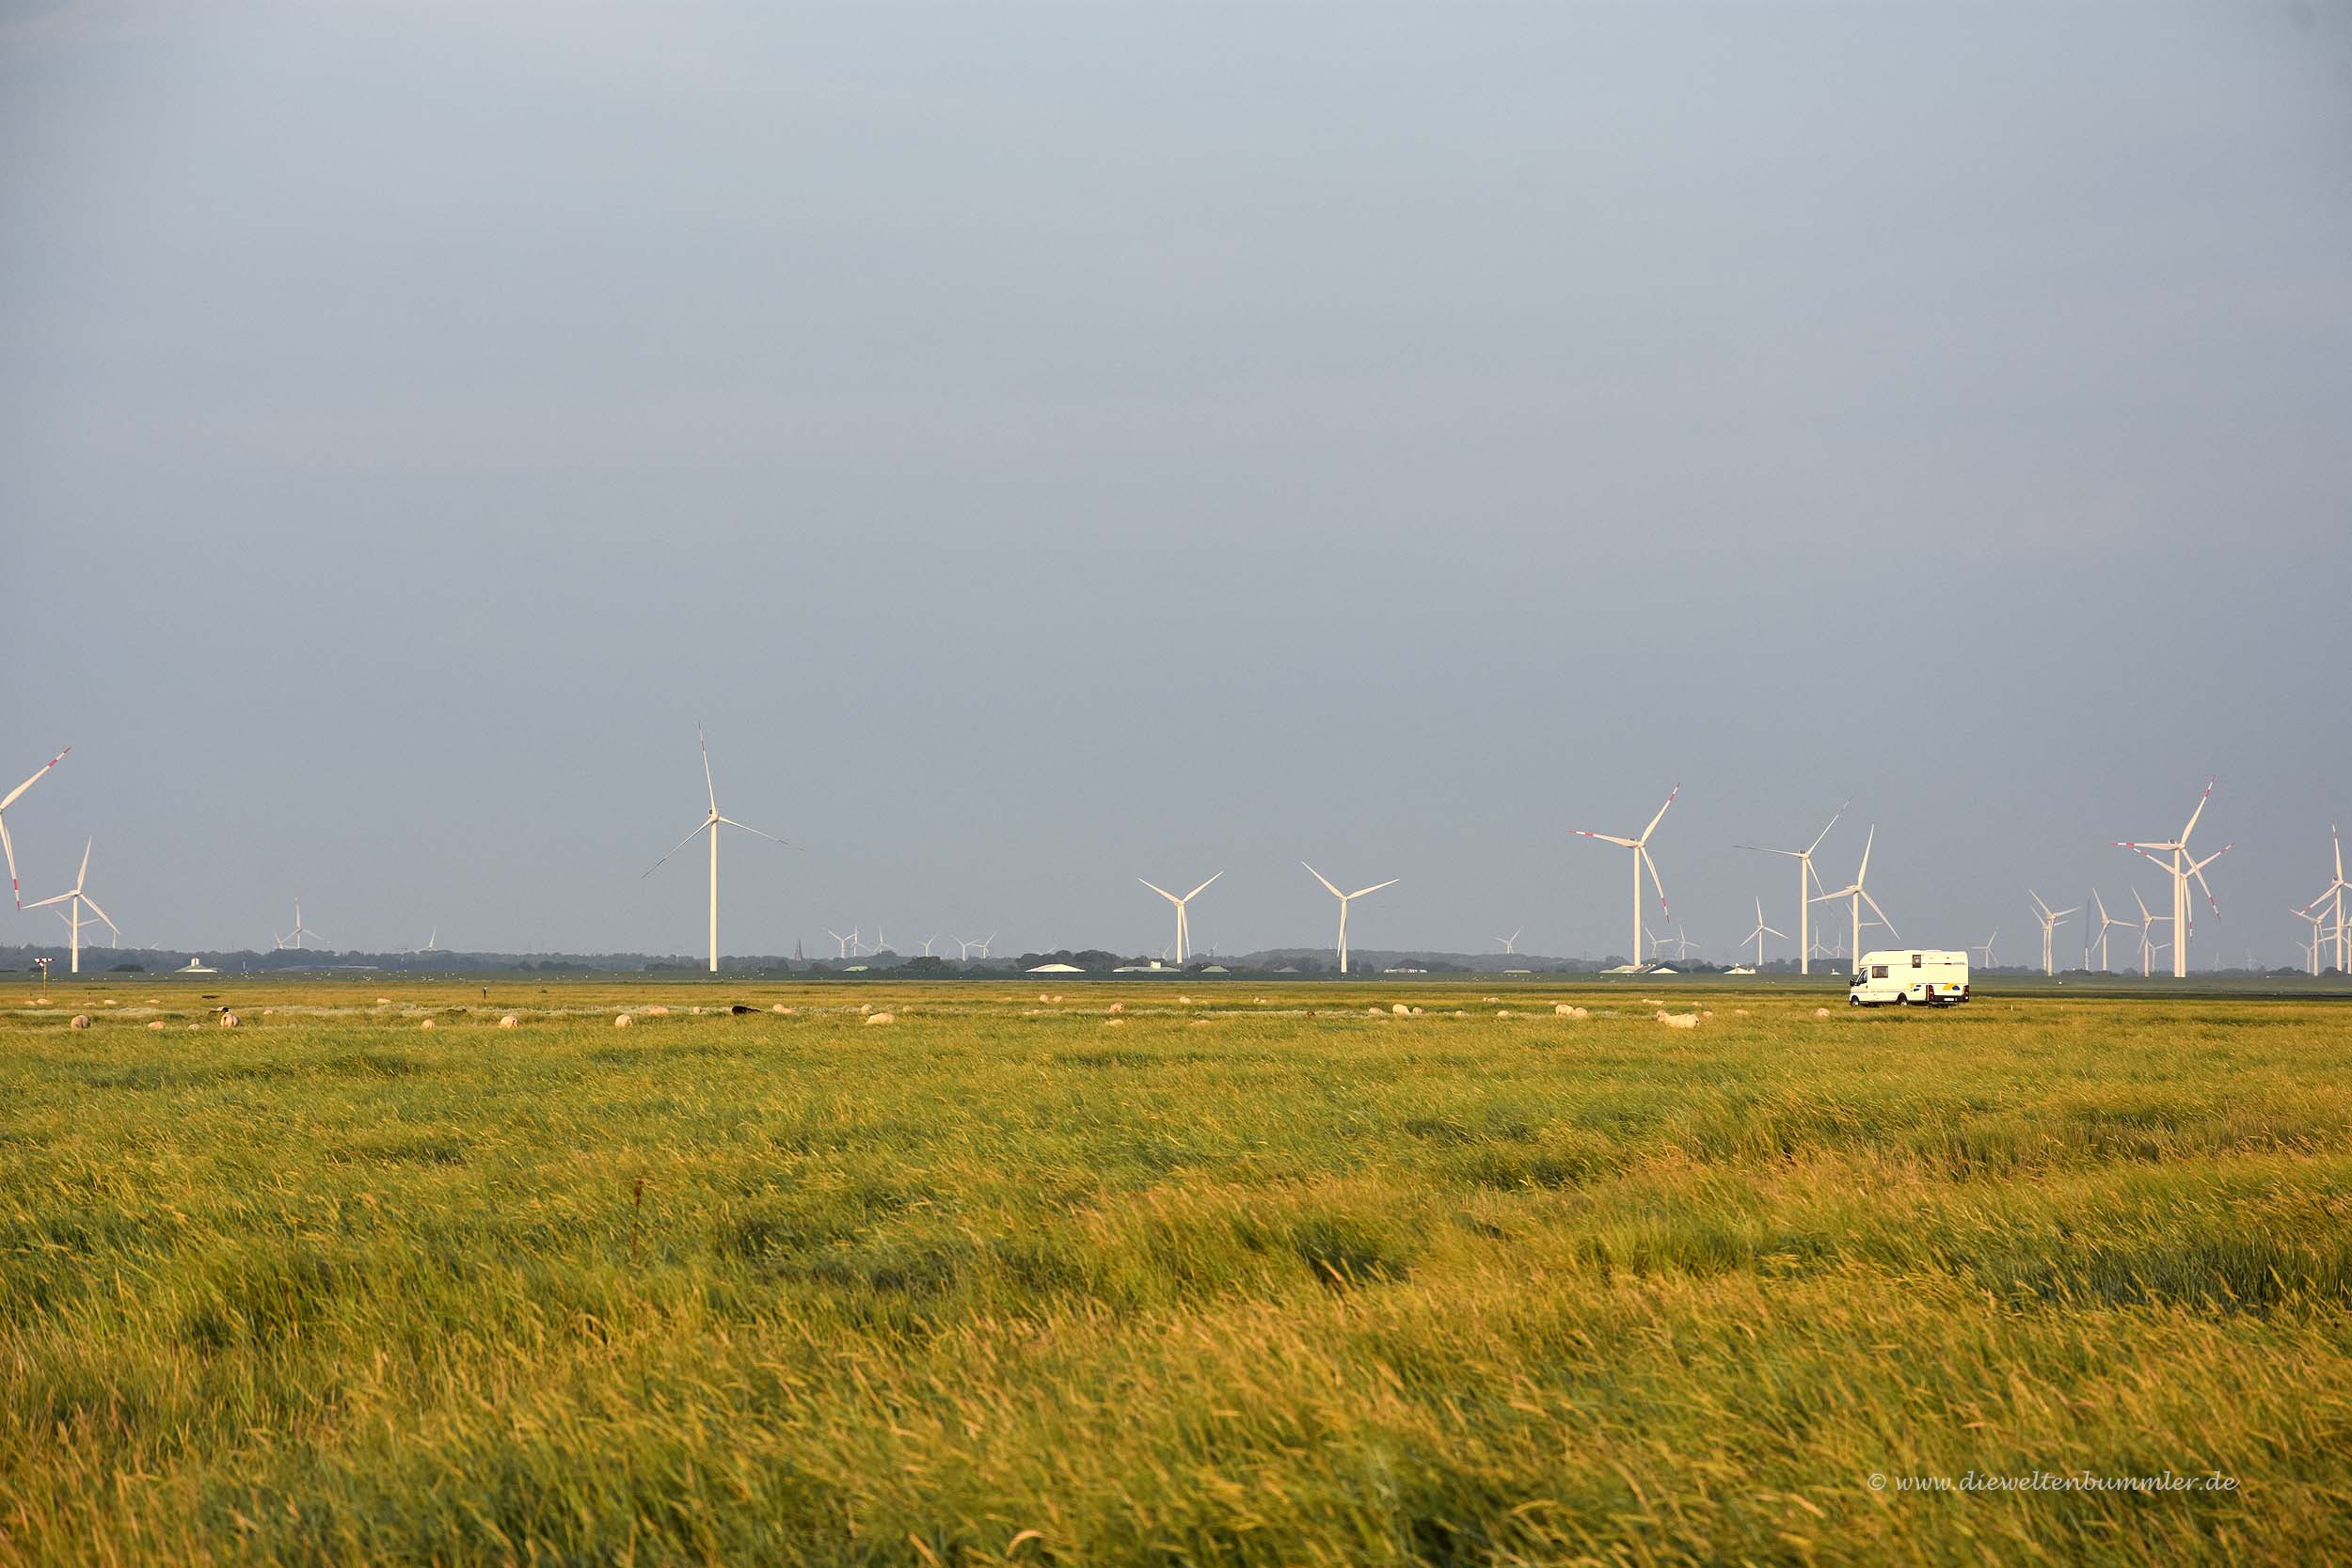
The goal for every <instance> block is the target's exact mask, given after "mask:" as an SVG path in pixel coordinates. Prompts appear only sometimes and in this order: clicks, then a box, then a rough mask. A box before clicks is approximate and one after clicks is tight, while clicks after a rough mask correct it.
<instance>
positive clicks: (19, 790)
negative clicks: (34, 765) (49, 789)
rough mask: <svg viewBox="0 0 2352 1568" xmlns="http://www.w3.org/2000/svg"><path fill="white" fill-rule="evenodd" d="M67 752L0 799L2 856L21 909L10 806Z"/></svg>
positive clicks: (11, 890) (10, 887)
mask: <svg viewBox="0 0 2352 1568" xmlns="http://www.w3.org/2000/svg"><path fill="white" fill-rule="evenodd" d="M72 750H73V748H72V747H71V746H68V747H67V748H66V749H65V752H71V751H72ZM65 752H58V753H57V754H56V756H54V757H51V758H50V759H49V760H48V761H47V762H44V763H42V764H41V765H40V768H39V769H38V770H36V771H35V772H34V774H33V776H32V777H31V778H29V779H27V780H25V781H24V783H23V784H18V785H17V786H16V787H15V788H14V789H11V790H9V791H8V798H7V799H6V800H0V856H5V857H7V860H8V896H9V897H11V898H13V899H15V900H16V907H17V908H18V909H20V910H22V909H23V908H24V889H23V888H21V887H19V886H17V882H16V846H15V845H13V844H11V843H9V842H8V808H9V807H10V806H12V805H14V804H16V802H17V799H18V797H20V796H22V795H23V794H24V792H25V791H26V790H28V789H30V788H32V787H33V786H34V785H35V784H39V783H40V781H41V780H42V779H44V778H46V777H48V775H49V770H50V769H51V768H55V767H56V766H57V764H59V763H61V762H63V761H64V760H65Z"/></svg>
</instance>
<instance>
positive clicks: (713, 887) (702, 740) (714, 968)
mask: <svg viewBox="0 0 2352 1568" xmlns="http://www.w3.org/2000/svg"><path fill="white" fill-rule="evenodd" d="M694 743H695V744H696V745H698V746H700V747H701V748H702V752H703V788H704V790H705V791H706V792H707V794H708V795H709V797H710V815H709V816H706V817H704V818H703V819H702V822H701V824H700V825H699V826H697V827H696V828H695V829H694V832H691V833H688V834H687V835H686V836H685V837H684V838H681V839H679V840H678V841H677V842H676V843H675V844H673V845H671V846H670V853H669V854H668V855H663V856H662V857H661V859H660V860H658V861H656V862H654V863H652V864H651V865H649V866H647V867H645V872H644V877H640V878H638V880H639V881H641V882H642V881H644V879H645V877H650V876H652V875H653V874H654V873H655V872H657V871H659V870H660V869H661V866H662V863H663V862H665V861H667V860H668V859H669V858H670V855H675V854H676V853H677V852H678V851H679V850H680V849H683V848H685V847H687V846H688V845H690V844H691V843H693V842H694V837H695V834H697V833H706V832H707V833H708V834H709V835H710V973H711V974H718V973H719V830H720V829H721V828H722V827H728V828H741V829H742V830H743V832H747V833H750V834H751V835H752V836H753V837H755V838H764V839H766V840H767V841H768V842H769V843H771V844H783V845H784V847H786V848H787V849H797V848H799V847H800V846H799V845H797V844H785V842H784V840H782V839H780V838H778V837H777V836H776V835H775V834H773V833H764V832H760V831H759V830H758V829H757V828H754V827H749V826H746V825H745V824H743V823H741V822H738V821H737V820H735V818H733V817H732V816H720V815H719V786H718V785H717V784H713V783H712V782H711V778H710V742H709V740H708V739H707V737H706V736H704V735H703V727H702V726H701V725H700V724H696V725H695V726H694Z"/></svg>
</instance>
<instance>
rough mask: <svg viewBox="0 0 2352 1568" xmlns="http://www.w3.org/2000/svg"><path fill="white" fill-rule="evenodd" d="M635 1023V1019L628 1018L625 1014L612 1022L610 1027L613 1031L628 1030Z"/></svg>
mask: <svg viewBox="0 0 2352 1568" xmlns="http://www.w3.org/2000/svg"><path fill="white" fill-rule="evenodd" d="M636 1022H637V1021H636V1020H635V1019H633V1018H631V1017H629V1016H628V1014H627V1013H623V1014H622V1015H621V1016H620V1017H618V1018H616V1019H614V1020H613V1021H612V1027H613V1028H615V1029H628V1028H631V1027H633V1026H634V1025H635V1024H636Z"/></svg>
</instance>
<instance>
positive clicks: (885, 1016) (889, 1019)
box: [866, 1013, 898, 1024]
mask: <svg viewBox="0 0 2352 1568" xmlns="http://www.w3.org/2000/svg"><path fill="white" fill-rule="evenodd" d="M866 1022H867V1023H869V1024H871V1023H896V1022H898V1014H896V1013H867V1014H866Z"/></svg>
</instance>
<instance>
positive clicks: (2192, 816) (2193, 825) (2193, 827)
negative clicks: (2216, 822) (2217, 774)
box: [2181, 779, 2214, 847]
mask: <svg viewBox="0 0 2352 1568" xmlns="http://www.w3.org/2000/svg"><path fill="white" fill-rule="evenodd" d="M2213 784H2214V781H2213V780H2211V779H2207V780H2206V781H2205V792H2204V793H2203V794H2202V795H2200V796H2199V797H2197V809H2196V810H2195V811H2193V812H2190V813H2189V814H2188V826H2187V827H2185V828H2183V829H2182V830H2181V843H2182V845H2183V846H2184V847H2185V846H2186V845H2187V843H2188V835H2189V834H2191V833H2193V832H2196V831H2197V819H2198V818H2199V817H2201V816H2204V815H2205V802H2206V801H2208V800H2212V799H2213Z"/></svg>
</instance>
